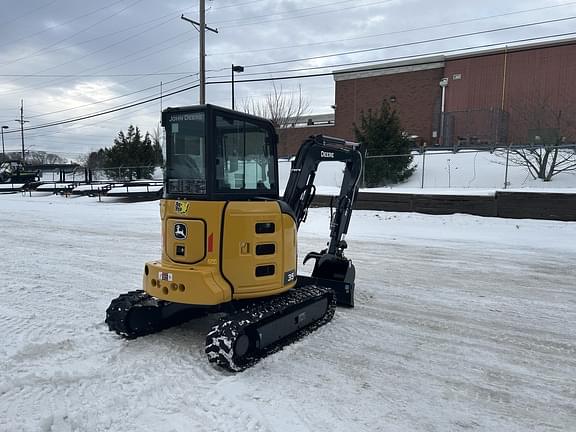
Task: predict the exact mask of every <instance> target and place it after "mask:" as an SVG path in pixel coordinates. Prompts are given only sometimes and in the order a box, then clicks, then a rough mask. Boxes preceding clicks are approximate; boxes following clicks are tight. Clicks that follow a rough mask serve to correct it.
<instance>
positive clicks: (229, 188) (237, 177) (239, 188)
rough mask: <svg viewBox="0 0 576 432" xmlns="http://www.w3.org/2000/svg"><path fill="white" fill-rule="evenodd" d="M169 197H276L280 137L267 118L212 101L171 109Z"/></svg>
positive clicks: (167, 118) (166, 118)
mask: <svg viewBox="0 0 576 432" xmlns="http://www.w3.org/2000/svg"><path fill="white" fill-rule="evenodd" d="M162 124H163V126H164V128H165V131H166V176H165V185H166V189H165V199H188V200H189V199H193V200H210V201H227V200H234V201H241V200H250V199H255V198H257V197H258V198H264V199H278V167H277V158H278V156H277V153H276V145H277V139H278V138H277V135H276V132H275V130H274V127H273V125H272V124H271V123H270V122H269V121H268V120H264V119H261V118H258V117H254V116H250V115H248V114H244V113H239V112H235V111H231V110H227V109H225V108H220V107H216V106H214V105H200V106H194V107H185V108H168V109H166V110H165V111H164V113H163V117H162Z"/></svg>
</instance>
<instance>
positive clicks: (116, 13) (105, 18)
mask: <svg viewBox="0 0 576 432" xmlns="http://www.w3.org/2000/svg"><path fill="white" fill-rule="evenodd" d="M142 1H143V0H134V1H133V2H132V3H130V4H129V5H128V6H126V7H124V8H123V9H120V10H119V11H116V12H114V13H113V14H112V15H109V16H106V17H104V18H102V19H100V20H98V21H96V22H95V23H93V24H91V25H89V26H87V27H83V28H82V29H81V30H79V31H77V32H76V33H74V34H72V35H70V36H67V37H65V38H64V39H60V40H59V41H56V42H54V43H52V44H50V45H48V46H46V47H43V48H42V49H40V50H37V51H36V52H34V53H32V54H29V55H26V56H24V57H20V58H17V59H15V60H11V61H8V62H5V63H1V64H0V65H1V66H6V65H10V64H14V63H17V62H19V61H22V60H26V59H28V58H32V57H36V56H39V55H41V54H43V53H44V51H46V50H47V49H49V48H52V47H54V46H56V45H58V44H60V43H62V42H65V41H67V40H70V39H72V38H74V37H75V36H77V35H79V34H81V33H84V32H86V31H88V30H90V29H91V28H94V27H96V26H97V25H98V24H101V23H103V22H104V21H108V20H109V19H110V18H113V17H115V16H117V15H119V14H121V13H122V12H124V11H126V10H128V9H130V8H131V7H133V6H135V5H136V4H138V3H141V2H142Z"/></svg>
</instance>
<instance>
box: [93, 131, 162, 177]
mask: <svg viewBox="0 0 576 432" xmlns="http://www.w3.org/2000/svg"><path fill="white" fill-rule="evenodd" d="M159 135H160V134H159V133H158V131H157V132H156V133H155V134H154V136H151V135H150V134H149V133H148V132H146V133H145V134H144V135H142V133H141V132H140V129H139V128H138V127H137V126H136V127H135V126H133V125H130V126H129V127H128V129H127V131H126V133H124V132H123V131H120V132H118V136H117V137H116V138H115V139H114V145H113V146H111V147H110V148H108V147H104V148H101V149H100V150H98V151H94V152H92V153H90V154H89V155H88V158H87V161H86V166H87V167H88V169H90V170H106V175H107V177H109V178H113V179H115V180H134V179H150V178H152V175H153V174H154V169H155V168H156V167H158V166H163V165H164V157H163V154H162V146H161V145H160V138H159Z"/></svg>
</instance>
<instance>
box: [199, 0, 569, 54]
mask: <svg viewBox="0 0 576 432" xmlns="http://www.w3.org/2000/svg"><path fill="white" fill-rule="evenodd" d="M574 4H576V2H570V3H563V4H559V5H552V6H544V7H539V8H533V9H524V10H520V11H514V12H506V13H502V14H498V15H489V16H485V17H480V18H472V19H467V20H460V21H452V22H448V23H442V24H434V25H428V26H423V27H413V28H409V29H404V30H397V31H391V32H386V33H377V34H373V35H367V36H359V37H354V38H344V39H333V40H327V41H322V42H312V43H305V44H298V45H284V46H278V47H269V48H259V49H254V50H244V51H238V50H235V51H227V52H216V53H211V54H210V57H216V56H222V55H231V54H246V53H255V52H265V51H276V50H284V49H287V48H303V47H310V46H317V45H327V44H331V43H336V42H348V41H354V40H361V39H371V38H376V37H381V36H390V35H395V34H402V33H410V32H414V31H420V30H431V29H435V28H440V27H447V26H452V25H457V24H466V23H471V22H476V21H483V20H487V19H493V18H501V17H504V16H510V15H517V14H522V13H527V12H536V11H542V10H547V9H552V8H558V7H565V6H570V5H574Z"/></svg>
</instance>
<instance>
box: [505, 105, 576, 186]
mask: <svg viewBox="0 0 576 432" xmlns="http://www.w3.org/2000/svg"><path fill="white" fill-rule="evenodd" d="M513 113H514V115H515V117H516V121H515V124H514V125H513V126H514V129H515V130H518V131H524V132H525V135H524V134H523V135H524V136H521V135H520V136H515V137H511V138H512V139H513V142H516V143H520V144H521V146H518V147H514V148H511V149H510V152H509V162H510V164H512V165H517V166H524V167H526V168H527V169H528V172H529V173H530V175H531V176H532V178H534V179H541V180H542V181H546V182H547V181H550V180H552V177H554V176H555V175H558V174H560V173H563V172H567V171H576V121H575V113H576V110H572V109H566V107H564V109H562V108H561V107H559V106H558V105H556V104H553V103H551V102H550V100H549V98H548V97H541V96H538V95H536V97H534V98H532V101H530V102H528V103H525V104H523V105H522V106H518V107H514V108H513ZM568 144H574V145H573V146H569V145H568Z"/></svg>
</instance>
